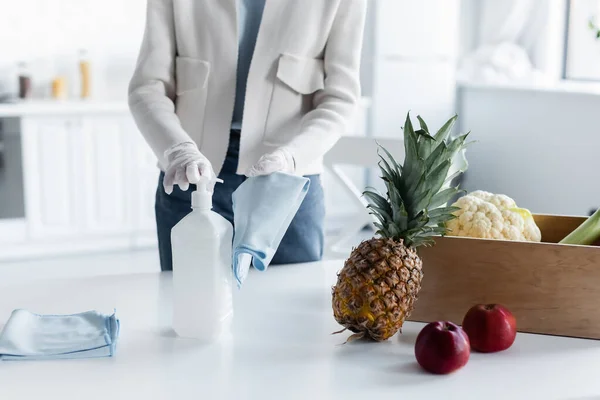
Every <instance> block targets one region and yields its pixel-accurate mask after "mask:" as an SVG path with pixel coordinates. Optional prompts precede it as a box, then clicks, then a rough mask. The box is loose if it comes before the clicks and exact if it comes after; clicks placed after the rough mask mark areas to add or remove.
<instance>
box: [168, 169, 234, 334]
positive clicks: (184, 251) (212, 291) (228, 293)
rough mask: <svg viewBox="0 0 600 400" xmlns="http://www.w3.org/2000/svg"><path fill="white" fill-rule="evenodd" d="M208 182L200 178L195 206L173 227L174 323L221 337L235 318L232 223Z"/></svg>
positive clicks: (184, 330) (191, 331) (180, 329)
mask: <svg viewBox="0 0 600 400" xmlns="http://www.w3.org/2000/svg"><path fill="white" fill-rule="evenodd" d="M217 182H221V183H222V182H223V181H221V180H217ZM209 183H210V181H209V179H208V178H204V177H202V178H201V181H200V182H199V183H198V184H197V190H196V191H194V192H193V193H192V204H191V206H192V212H191V213H189V214H188V215H187V216H186V217H184V218H183V219H182V220H181V221H180V222H179V223H178V224H177V225H175V226H174V227H173V229H172V230H171V247H172V253H173V329H174V330H175V332H176V333H177V334H178V335H179V336H181V337H187V338H194V339H199V340H201V341H204V342H212V341H215V340H218V339H219V338H220V336H221V335H222V334H224V333H226V332H227V331H228V330H229V328H230V325H231V320H232V318H233V300H232V295H233V293H232V291H233V273H232V268H231V247H232V238H233V227H232V225H231V223H230V222H229V221H227V220H226V219H225V218H223V217H222V216H221V215H219V214H217V213H216V212H214V211H212V193H211V192H210V191H209V190H208V184H209Z"/></svg>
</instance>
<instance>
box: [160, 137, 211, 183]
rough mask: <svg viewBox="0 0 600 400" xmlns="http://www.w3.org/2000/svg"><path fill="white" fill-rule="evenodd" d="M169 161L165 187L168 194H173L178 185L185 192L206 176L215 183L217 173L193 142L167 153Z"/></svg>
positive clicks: (174, 147)
mask: <svg viewBox="0 0 600 400" xmlns="http://www.w3.org/2000/svg"><path fill="white" fill-rule="evenodd" d="M165 157H166V158H167V161H168V166H167V170H166V171H165V179H164V180H163V187H164V189H165V192H166V193H167V194H171V193H172V192H173V186H174V185H178V186H179V188H180V189H181V190H183V191H186V190H188V189H189V187H190V183H198V181H200V176H206V177H208V178H209V179H210V180H211V181H214V178H215V173H214V171H213V169H212V165H211V163H210V161H208V158H206V157H205V156H203V155H202V153H200V150H198V147H197V146H196V145H195V144H194V143H191V142H185V143H180V144H178V145H175V146H173V147H171V148H170V149H169V150H167V151H165Z"/></svg>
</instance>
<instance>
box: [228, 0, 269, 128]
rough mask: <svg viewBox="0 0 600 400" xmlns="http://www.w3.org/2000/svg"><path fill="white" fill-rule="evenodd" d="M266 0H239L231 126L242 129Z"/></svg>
mask: <svg viewBox="0 0 600 400" xmlns="http://www.w3.org/2000/svg"><path fill="white" fill-rule="evenodd" d="M265 1H266V0H238V25H239V27H238V30H239V38H238V42H239V44H238V46H239V50H238V54H239V55H238V66H237V85H236V91H235V106H234V109H233V119H232V122H231V127H232V128H233V129H241V127H242V118H243V116H244V100H245V97H246V82H247V81H248V72H249V70H250V62H251V61H252V56H253V55H254V47H255V45H256V37H257V36H258V30H259V28H260V23H261V20H262V15H263V10H264V8H265Z"/></svg>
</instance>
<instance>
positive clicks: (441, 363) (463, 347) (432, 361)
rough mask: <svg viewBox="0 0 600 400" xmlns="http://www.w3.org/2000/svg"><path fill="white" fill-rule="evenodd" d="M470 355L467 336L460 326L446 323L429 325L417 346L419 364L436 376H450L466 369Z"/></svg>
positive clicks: (416, 353)
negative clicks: (461, 369) (463, 368)
mask: <svg viewBox="0 0 600 400" xmlns="http://www.w3.org/2000/svg"><path fill="white" fill-rule="evenodd" d="M470 353H471V346H470V345H469V337H468V336H467V334H466V333H465V332H464V331H463V330H462V329H461V327H460V326H458V325H456V324H453V323H452V322H446V321H437V322H431V323H429V324H427V325H426V326H425V327H424V328H423V329H422V330H421V332H420V333H419V335H418V336H417V342H416V344H415V356H416V357H417V362H418V363H419V365H421V367H423V369H425V370H426V371H429V372H432V373H434V374H449V373H451V372H454V371H456V370H457V369H460V368H462V367H464V366H465V365H466V364H467V361H469V354H470Z"/></svg>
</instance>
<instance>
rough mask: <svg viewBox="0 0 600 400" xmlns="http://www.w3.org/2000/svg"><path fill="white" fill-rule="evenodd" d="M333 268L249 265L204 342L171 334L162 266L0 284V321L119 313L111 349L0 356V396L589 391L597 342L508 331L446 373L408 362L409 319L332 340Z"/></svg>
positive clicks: (575, 394) (414, 327)
mask: <svg viewBox="0 0 600 400" xmlns="http://www.w3.org/2000/svg"><path fill="white" fill-rule="evenodd" d="M340 265H341V262H328V263H317V264H312V265H301V266H286V267H272V268H271V269H269V270H268V271H267V272H266V273H257V272H254V271H253V272H252V273H251V274H250V276H249V278H248V281H247V283H246V285H245V287H244V288H243V290H242V291H241V292H239V293H238V294H237V295H236V317H235V318H236V319H235V324H234V328H233V335H232V336H231V337H230V338H229V339H228V340H226V341H224V342H223V343H222V344H220V345H213V346H209V347H203V346H199V345H197V344H196V343H195V342H194V341H192V340H182V339H178V338H176V337H174V336H173V334H172V331H171V330H170V328H169V319H170V316H169V314H170V312H169V308H170V299H171V283H170V281H171V279H170V275H169V274H163V275H160V274H138V275H123V276H98V277H94V278H80V279H61V280H55V281H49V280H39V281H37V282H33V283H32V282H29V283H23V282H21V283H16V284H14V285H9V284H8V283H7V282H0V316H1V317H0V320H4V319H5V317H8V315H9V313H10V311H12V309H14V308H18V307H23V308H28V309H30V310H32V311H35V312H40V313H71V312H78V311H82V310H88V309H97V310H99V311H104V312H110V311H111V310H112V309H113V307H116V308H117V311H118V314H119V316H120V318H121V322H122V335H121V340H120V344H119V347H118V350H117V355H116V357H114V358H107V359H95V360H67V361H47V362H0V398H1V399H3V400H4V399H9V400H13V399H64V400H67V399H78V400H80V399H81V400H83V399H86V400H90V399H103V400H105V399H144V400H150V399H219V400H220V399H236V400H239V399H260V400H264V399H303V400H304V399H306V400H309V399H325V400H326V399H367V398H372V399H378V398H381V399H383V398H390V399H434V398H438V399H455V398H456V399H462V400H464V399H545V400H551V399H561V400H564V399H578V400H579V399H591V398H600V380H599V379H598V371H599V367H600V342H598V341H587V340H576V339H567V338H558V337H548V336H536V335H525V334H519V335H518V336H517V340H516V342H515V344H514V345H513V347H512V348H511V349H509V350H508V351H506V352H503V353H498V354H493V355H482V354H473V355H472V356H471V360H470V362H469V363H468V364H467V366H466V367H465V368H463V369H462V370H460V371H458V372H457V373H454V374H452V375H447V376H434V375H429V374H427V373H424V372H422V371H421V370H420V369H419V367H418V366H417V364H416V362H415V358H414V356H413V345H414V341H415V338H416V335H417V333H418V331H419V329H420V328H421V327H422V325H420V324H414V323H407V324H406V325H405V329H404V334H403V335H401V336H399V337H394V338H393V339H391V340H389V341H388V342H385V343H365V342H354V343H351V344H349V345H344V346H341V345H340V344H341V343H342V342H343V341H344V339H345V337H346V336H345V335H337V336H332V335H330V333H331V332H333V331H335V330H337V329H338V325H337V324H336V322H335V321H334V319H333V317H332V312H331V305H330V302H331V294H330V290H331V289H330V287H331V285H332V284H333V283H334V281H335V273H336V271H337V269H338V267H339V266H340ZM425 279H427V278H426V277H425ZM198 311H199V312H201V311H202V310H198ZM594 396H595V397H594Z"/></svg>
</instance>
